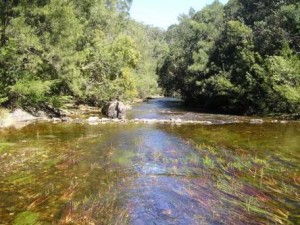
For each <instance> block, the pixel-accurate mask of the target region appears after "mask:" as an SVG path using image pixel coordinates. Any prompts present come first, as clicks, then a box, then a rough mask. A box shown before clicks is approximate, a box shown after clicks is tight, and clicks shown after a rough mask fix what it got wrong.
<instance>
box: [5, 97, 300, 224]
mask: <svg viewBox="0 0 300 225" xmlns="http://www.w3.org/2000/svg"><path fill="white" fill-rule="evenodd" d="M128 117H129V118H147V119H170V118H180V119H182V120H185V119H189V120H191V119H192V120H203V121H208V122H210V123H207V124H159V123H155V124H141V123H137V124H135V123H128V124H122V123H119V124H116V123H109V124H99V125H88V124H75V123H57V124H52V123H37V124H32V125H29V126H27V127H25V128H23V129H21V130H15V129H7V130H3V131H1V137H0V160H1V164H0V171H1V173H0V224H17V225H20V224H134V225H142V224H145V225H148V224H149V225H150V224H151V225H152V224H162V225H164V224H176V225H180V224H182V225H186V224H216V225H217V224H226V225H230V224H232V225H233V224H237V225H239V224H253V225H254V224H295V225H296V224H300V214H299V208H300V192H299V190H300V167H299V165H300V138H299V137H300V123H299V121H289V122H287V123H286V122H282V123H280V122H278V121H271V119H268V118H266V119H265V122H264V123H262V124H251V123H249V122H248V121H249V120H250V119H251V118H248V117H238V116H224V115H217V114H204V113H197V112H192V111H190V110H188V109H185V108H184V107H183V106H182V103H181V101H179V100H176V99H170V98H163V99H153V100H150V101H149V102H145V103H139V104H136V105H135V106H134V107H133V109H132V110H131V111H130V112H129V113H128Z"/></svg>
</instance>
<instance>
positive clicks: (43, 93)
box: [10, 79, 52, 106]
mask: <svg viewBox="0 0 300 225" xmlns="http://www.w3.org/2000/svg"><path fill="white" fill-rule="evenodd" d="M51 85H52V82H50V81H44V82H43V81H41V80H26V79H21V80H17V82H16V83H15V85H13V86H11V88H10V94H11V96H13V98H15V101H16V103H17V104H20V105H21V104H24V105H25V106H26V105H38V104H39V103H43V102H45V101H46V99H47V98H46V97H47V95H49V93H50V90H51Z"/></svg>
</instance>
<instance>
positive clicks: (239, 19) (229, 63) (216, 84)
mask: <svg viewBox="0 0 300 225" xmlns="http://www.w3.org/2000/svg"><path fill="white" fill-rule="evenodd" d="M166 41H167V43H168V45H169V53H168V54H167V55H166V56H165V57H164V59H163V60H162V61H161V63H160V65H159V67H158V73H159V75H160V80H159V82H160V84H161V86H162V87H163V88H164V89H165V93H166V94H169V95H170V94H174V93H177V94H180V95H181V96H182V97H183V99H184V100H186V101H187V102H191V103H193V104H194V105H196V106H198V107H203V108H206V109H213V110H217V111H222V112H229V113H247V114H269V113H299V112H300V2H299V0H263V1H262V0H229V2H228V4H226V5H225V6H223V5H222V4H220V3H219V2H218V1H215V2H214V3H213V4H211V5H209V6H207V7H205V8H204V9H203V10H201V11H199V12H195V11H194V10H192V9H191V10H190V13H189V15H182V16H180V23H179V24H178V25H173V26H171V27H170V28H169V29H168V31H167V33H166Z"/></svg>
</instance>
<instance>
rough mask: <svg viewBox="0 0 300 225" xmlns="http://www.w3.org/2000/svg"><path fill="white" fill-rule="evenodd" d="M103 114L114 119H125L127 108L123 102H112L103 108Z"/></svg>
mask: <svg viewBox="0 0 300 225" xmlns="http://www.w3.org/2000/svg"><path fill="white" fill-rule="evenodd" d="M102 113H103V114H104V115H106V116H107V117H109V118H112V119H115V118H118V119H125V117H126V106H125V104H124V103H123V102H121V101H112V102H110V103H108V104H107V105H106V106H105V107H103V110H102Z"/></svg>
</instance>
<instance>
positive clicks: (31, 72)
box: [0, 0, 168, 108]
mask: <svg viewBox="0 0 300 225" xmlns="http://www.w3.org/2000/svg"><path fill="white" fill-rule="evenodd" d="M130 4H131V1H130V0H6V1H1V2H0V105H2V106H6V107H23V108H26V107H33V108H43V107H48V106H52V107H59V106H61V105H62V104H63V103H66V102H70V101H72V102H82V103H88V104H91V105H102V104H103V103H105V102H107V101H109V100H111V99H117V98H118V99H120V100H124V101H130V100H132V99H134V98H136V97H140V98H144V97H147V96H149V95H153V94H157V93H158V92H159V88H158V85H157V79H158V76H157V75H156V66H157V61H158V60H159V59H160V58H161V57H162V56H164V55H166V52H167V49H168V46H167V44H166V42H165V40H164V31H163V30H161V29H158V28H153V27H149V26H145V25H142V24H140V23H137V22H134V21H133V20H131V19H130V17H129V13H128V10H129V8H130Z"/></svg>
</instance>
